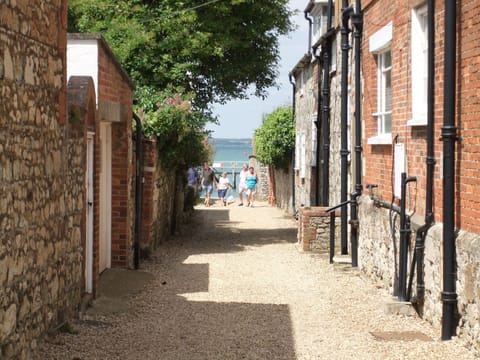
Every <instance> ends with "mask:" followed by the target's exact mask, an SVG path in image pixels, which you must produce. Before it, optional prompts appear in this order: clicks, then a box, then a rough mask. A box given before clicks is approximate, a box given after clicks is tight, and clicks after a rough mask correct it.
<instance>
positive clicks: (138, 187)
mask: <svg viewBox="0 0 480 360" xmlns="http://www.w3.org/2000/svg"><path fill="white" fill-rule="evenodd" d="M133 118H134V119H135V123H136V139H135V153H136V154H135V155H136V167H137V168H136V177H135V241H134V243H133V264H134V268H135V270H138V268H139V267H140V241H141V239H142V223H141V222H142V203H143V196H142V195H143V131H142V121H141V120H140V118H139V117H138V115H137V114H135V113H133Z"/></svg>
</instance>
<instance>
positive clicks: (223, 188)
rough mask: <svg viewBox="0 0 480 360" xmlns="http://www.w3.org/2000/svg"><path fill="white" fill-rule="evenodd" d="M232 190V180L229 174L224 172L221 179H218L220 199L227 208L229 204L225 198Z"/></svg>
mask: <svg viewBox="0 0 480 360" xmlns="http://www.w3.org/2000/svg"><path fill="white" fill-rule="evenodd" d="M228 189H230V180H229V179H228V177H227V173H226V172H223V173H222V176H220V179H218V187H217V191H218V198H219V199H220V201H221V202H222V205H223V206H227V202H226V201H225V196H226V195H227V191H228Z"/></svg>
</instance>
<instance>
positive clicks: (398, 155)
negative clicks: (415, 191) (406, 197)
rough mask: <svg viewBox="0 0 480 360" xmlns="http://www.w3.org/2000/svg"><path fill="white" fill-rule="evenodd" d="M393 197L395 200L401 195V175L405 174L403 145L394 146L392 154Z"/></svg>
mask: <svg viewBox="0 0 480 360" xmlns="http://www.w3.org/2000/svg"><path fill="white" fill-rule="evenodd" d="M393 161H394V172H393V174H394V193H393V194H394V195H395V197H396V198H399V199H400V197H401V193H402V173H404V172H405V144H403V143H397V144H395V153H394V158H393Z"/></svg>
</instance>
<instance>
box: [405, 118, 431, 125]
mask: <svg viewBox="0 0 480 360" xmlns="http://www.w3.org/2000/svg"><path fill="white" fill-rule="evenodd" d="M407 126H412V127H413V126H427V119H425V118H416V119H410V120H408V121H407Z"/></svg>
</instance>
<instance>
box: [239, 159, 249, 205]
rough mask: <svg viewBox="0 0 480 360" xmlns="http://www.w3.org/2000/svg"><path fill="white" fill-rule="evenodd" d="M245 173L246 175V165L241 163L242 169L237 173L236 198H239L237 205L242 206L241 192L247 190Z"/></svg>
mask: <svg viewBox="0 0 480 360" xmlns="http://www.w3.org/2000/svg"><path fill="white" fill-rule="evenodd" d="M247 175H248V166H247V164H243V167H242V170H241V171H240V175H239V184H238V198H239V199H240V204H238V206H243V192H244V191H247Z"/></svg>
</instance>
